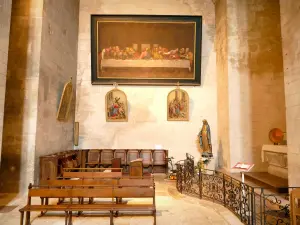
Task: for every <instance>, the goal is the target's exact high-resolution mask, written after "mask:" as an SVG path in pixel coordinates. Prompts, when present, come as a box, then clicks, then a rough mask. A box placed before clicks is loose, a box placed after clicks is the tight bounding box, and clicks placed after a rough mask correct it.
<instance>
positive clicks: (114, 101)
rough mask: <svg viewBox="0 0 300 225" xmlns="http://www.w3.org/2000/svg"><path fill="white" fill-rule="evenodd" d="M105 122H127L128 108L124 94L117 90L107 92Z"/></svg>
mask: <svg viewBox="0 0 300 225" xmlns="http://www.w3.org/2000/svg"><path fill="white" fill-rule="evenodd" d="M105 108H106V121H107V122H127V121H128V106H127V96H126V94H125V93H124V92H123V91H121V90H120V89H118V88H114V89H113V90H111V91H109V92H107V94H106V96H105Z"/></svg>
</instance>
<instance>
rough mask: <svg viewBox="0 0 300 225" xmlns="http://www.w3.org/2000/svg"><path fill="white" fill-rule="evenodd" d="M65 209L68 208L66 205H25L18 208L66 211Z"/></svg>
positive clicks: (23, 210) (23, 209)
mask: <svg viewBox="0 0 300 225" xmlns="http://www.w3.org/2000/svg"><path fill="white" fill-rule="evenodd" d="M66 209H68V205H26V206H25V207H23V208H21V209H19V211H20V212H27V211H43V210H47V211H67V210H66Z"/></svg>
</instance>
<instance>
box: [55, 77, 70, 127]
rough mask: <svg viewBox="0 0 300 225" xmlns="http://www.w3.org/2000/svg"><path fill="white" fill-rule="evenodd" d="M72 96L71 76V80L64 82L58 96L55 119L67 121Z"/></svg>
mask: <svg viewBox="0 0 300 225" xmlns="http://www.w3.org/2000/svg"><path fill="white" fill-rule="evenodd" d="M72 96H73V86H72V78H71V80H70V81H69V82H67V83H66V84H65V86H64V89H63V92H62V95H61V98H60V102H59V107H58V111H57V115H56V119H57V120H58V121H61V122H63V121H64V122H66V121H68V119H69V111H70V106H71V102H72Z"/></svg>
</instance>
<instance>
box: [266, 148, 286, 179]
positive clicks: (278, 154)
mask: <svg viewBox="0 0 300 225" xmlns="http://www.w3.org/2000/svg"><path fill="white" fill-rule="evenodd" d="M287 152H288V147H287V146H286V145H263V147H262V151H261V158H262V162H268V163H269V167H268V173H269V174H272V175H274V176H278V177H281V178H284V179H288V164H287Z"/></svg>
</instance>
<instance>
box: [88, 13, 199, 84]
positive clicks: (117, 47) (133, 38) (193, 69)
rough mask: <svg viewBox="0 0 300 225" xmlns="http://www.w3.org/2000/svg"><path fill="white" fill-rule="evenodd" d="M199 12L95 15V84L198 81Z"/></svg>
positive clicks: (93, 35) (195, 82) (93, 53)
mask: <svg viewBox="0 0 300 225" xmlns="http://www.w3.org/2000/svg"><path fill="white" fill-rule="evenodd" d="M201 41H202V17H201V16H158V15H151V16H146V15H91V55H92V56H91V60H92V62H91V63H92V84H112V83H114V82H117V83H118V84H121V85H122V84H131V85H175V84H176V83H177V82H180V84H181V85H192V86H196V85H200V83H201Z"/></svg>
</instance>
